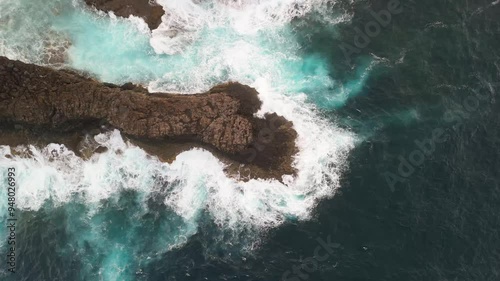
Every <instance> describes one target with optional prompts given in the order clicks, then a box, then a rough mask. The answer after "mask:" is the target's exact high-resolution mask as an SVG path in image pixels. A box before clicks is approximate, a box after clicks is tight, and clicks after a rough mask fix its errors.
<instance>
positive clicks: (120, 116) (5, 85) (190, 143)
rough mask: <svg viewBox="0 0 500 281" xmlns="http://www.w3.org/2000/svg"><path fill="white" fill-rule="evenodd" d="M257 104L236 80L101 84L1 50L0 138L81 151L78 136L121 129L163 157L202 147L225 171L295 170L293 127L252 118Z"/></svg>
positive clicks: (262, 174)
mask: <svg viewBox="0 0 500 281" xmlns="http://www.w3.org/2000/svg"><path fill="white" fill-rule="evenodd" d="M260 107H261V101H260V99H259V97H258V92H257V91H256V90H255V89H253V88H251V87H249V86H246V85H242V84H240V83H236V82H231V83H225V84H220V85H217V86H215V87H213V88H212V89H210V90H209V91H207V92H205V93H200V94H193V95H181V94H166V93H149V92H148V91H147V90H146V89H145V88H143V87H141V86H137V85H133V84H131V83H127V84H124V85H121V86H118V85H114V84H109V83H101V82H99V81H97V80H95V79H92V78H89V77H86V76H83V75H81V74H79V73H77V72H74V71H71V70H64V69H62V70H56V69H52V68H48V67H42V66H37V65H32V64H25V63H23V62H20V61H13V60H9V59H8V58H5V57H0V122H1V123H0V124H1V125H0V130H2V137H1V138H0V144H9V145H13V144H16V145H17V144H23V143H26V144H29V142H31V141H32V140H33V138H34V137H37V136H38V137H42V136H45V138H46V140H47V142H49V141H50V142H58V140H60V142H64V143H66V144H69V146H70V147H71V148H72V149H73V150H75V151H76V152H79V153H80V154H82V156H83V155H84V154H88V152H87V153H86V152H84V151H85V149H83V148H82V147H88V146H87V145H83V146H82V140H83V139H88V138H89V135H90V136H91V135H95V134H98V133H100V132H103V131H105V130H111V129H118V130H120V131H121V132H122V134H123V135H124V136H126V137H127V138H129V139H130V140H131V141H132V142H134V143H135V144H137V145H138V146H140V147H142V148H144V149H145V150H146V151H148V152H150V153H151V154H156V155H158V156H159V157H160V158H161V159H165V160H166V161H169V160H172V159H173V157H175V155H177V154H178V153H180V152H182V151H184V150H186V149H190V148H192V147H202V148H205V149H208V150H210V151H212V152H213V153H214V154H215V155H216V156H220V158H221V159H226V160H228V163H230V164H229V165H228V168H227V170H228V172H231V173H233V174H238V173H239V174H241V173H242V171H245V172H244V173H245V177H248V178H254V177H259V178H276V179H281V176H282V175H284V174H293V173H294V169H293V165H292V163H293V156H294V155H295V153H296V152H297V148H296V144H295V140H296V137H297V133H296V132H295V130H294V129H293V124H292V123H291V122H289V121H287V120H286V119H285V118H283V117H281V116H278V115H276V114H267V115H265V117H264V118H258V117H255V113H256V112H257V111H258V110H259V109H260ZM20 131H21V132H20ZM54 138H56V139H54ZM68 140H70V141H68ZM2 142H3V143H2ZM86 150H87V151H88V149H87V148H86ZM94 152H95V153H97V152H98V148H97V147H96V148H95V149H93V150H91V151H90V154H91V153H94Z"/></svg>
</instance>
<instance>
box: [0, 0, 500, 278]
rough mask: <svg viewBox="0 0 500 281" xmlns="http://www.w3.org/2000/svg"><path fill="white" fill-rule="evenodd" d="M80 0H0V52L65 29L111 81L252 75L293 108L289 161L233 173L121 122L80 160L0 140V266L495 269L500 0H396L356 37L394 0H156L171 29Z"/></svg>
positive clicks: (276, 101) (337, 274)
mask: <svg viewBox="0 0 500 281" xmlns="http://www.w3.org/2000/svg"><path fill="white" fill-rule="evenodd" d="M80 2H81V1H73V2H72V1H63V0H51V1H47V3H44V4H43V5H42V4H40V3H38V2H35V1H32V0H30V1H27V0H21V1H9V0H0V55H6V56H8V57H10V58H13V59H21V60H24V61H28V62H32V63H38V64H44V62H43V61H42V60H41V58H42V57H43V56H42V55H43V54H44V52H46V49H47V44H48V43H47V42H50V44H49V45H51V44H52V45H58V44H62V43H60V42H62V41H65V40H67V41H70V42H71V44H72V46H71V48H70V49H69V51H68V56H69V60H68V63H67V65H65V66H67V67H72V68H75V69H78V70H82V71H86V72H89V73H91V74H92V75H95V76H96V77H97V78H99V79H101V80H103V81H107V82H113V83H124V82H126V81H133V82H137V83H143V84H145V85H148V86H149V88H150V89H152V90H161V91H179V92H185V93H192V92H199V91H203V90H206V89H207V88H209V87H211V86H212V85H213V84H215V83H219V82H224V81H227V80H238V81H241V82H244V83H247V84H250V85H252V86H254V87H256V88H257V89H258V90H259V92H261V95H262V99H263V101H264V109H263V110H264V111H276V112H278V113H279V114H283V115H284V116H286V117H287V118H289V119H290V120H292V121H293V122H294V124H295V125H296V128H297V131H298V132H299V135H301V137H300V138H299V148H300V149H301V151H302V153H301V154H300V155H299V157H298V161H297V167H298V168H299V171H301V172H299V175H298V178H297V179H295V180H293V179H287V180H286V181H285V184H281V183H277V182H269V181H254V182H250V183H240V182H238V181H234V180H231V179H228V178H227V177H225V176H224V174H223V172H222V166H221V164H220V163H219V162H218V161H217V160H216V159H215V158H214V157H213V156H211V155H210V154H209V153H208V152H204V151H199V150H196V151H190V152H187V153H184V154H182V155H181V156H180V158H179V159H178V160H177V161H176V162H174V163H173V164H172V165H165V164H162V163H159V162H158V161H156V160H155V159H151V158H150V157H147V156H146V155H145V153H144V152H143V151H142V150H140V149H138V148H136V147H133V146H130V145H127V144H126V143H123V141H122V139H121V137H120V136H119V134H118V133H114V134H112V135H106V136H100V138H101V139H99V140H98V141H100V142H102V143H104V144H106V145H107V146H108V147H110V148H111V149H110V152H109V153H106V154H104V155H102V156H96V157H94V158H93V159H91V160H90V161H83V160H81V159H77V157H75V156H74V155H72V154H71V152H69V151H66V150H64V148H61V147H60V146H58V145H56V144H54V145H52V146H51V147H48V148H31V150H32V151H34V152H35V153H34V156H33V158H29V159H24V158H23V159H21V158H14V159H9V158H6V157H4V156H5V155H6V154H8V150H10V149H15V148H10V147H2V149H1V151H0V152H1V153H0V168H1V169H2V170H5V169H6V168H7V167H11V166H14V167H16V169H17V170H18V171H19V176H18V182H19V188H18V189H19V191H18V194H17V200H18V205H19V210H18V216H19V222H18V224H19V229H18V230H17V231H18V232H17V241H18V243H19V248H18V251H17V254H18V264H17V272H16V273H15V274H11V273H9V272H7V271H6V267H5V264H4V263H3V262H2V264H3V265H2V267H1V269H0V278H1V279H2V280H29V281H31V280H105V281H107V280H120V281H121V280H154V281H156V280H294V281H297V280H318V281H319V280H341V281H365V280H377V281H379V280H394V281H396V280H397V281H400V280H419V281H420V280H426V281H427V280H436V281H444V280H449V281H455V280H456V281H461V280H474V281H483V280H484V281H489V280H499V279H500V271H499V265H500V250H499V249H500V217H499V216H498V214H499V213H500V186H499V183H500V174H499V167H500V162H499V161H500V149H499V147H498V146H499V141H500V131H499V130H498V128H499V126H500V119H499V117H498V112H499V105H498V102H497V97H498V91H500V75H499V71H500V53H499V50H500V39H499V38H500V3H499V2H498V1H492V0H490V1H483V0H478V1H467V0H457V1H448V0H440V1H430V0H422V1H403V0H401V6H400V9H401V12H398V13H392V14H391V19H390V20H388V22H387V24H385V25H386V26H384V27H381V28H380V30H379V32H377V34H376V35H374V36H372V37H369V43H368V44H366V46H364V44H361V45H363V47H359V46H361V45H360V44H357V45H356V41H355V40H356V38H357V37H356V36H357V35H359V33H358V32H357V31H356V29H357V28H359V29H360V30H364V29H365V27H366V26H367V25H369V24H370V23H371V22H374V20H375V19H374V16H373V14H372V12H371V11H374V12H380V11H386V10H387V9H388V3H389V2H391V1H382V0H380V1H379V0H376V1H375V0H373V1H347V0H345V1H340V0H338V1H291V0H290V1H286V0H285V1H267V2H266V1H241V2H242V3H240V4H239V5H240V6H238V5H237V4H234V5H236V6H237V8H234V7H230V8H227V9H226V8H221V7H223V6H224V7H226V6H227V5H230V4H228V3H223V2H224V1H220V2H212V1H200V3H197V4H194V3H192V2H189V1H186V2H182V3H183V4H180V3H181V2H180V1H179V2H177V1H161V3H162V5H164V6H165V7H167V8H168V9H170V10H171V11H173V12H172V13H173V15H172V16H171V17H172V19H173V20H172V22H173V23H171V24H170V25H165V26H163V27H160V31H161V29H162V28H163V31H164V32H165V30H173V29H175V28H177V27H178V26H182V27H183V28H184V29H183V30H187V31H184V32H180V33H179V34H178V36H177V37H175V38H174V39H165V38H166V37H165V35H164V34H162V33H161V32H159V31H158V32H156V33H155V32H154V33H153V35H150V34H148V32H147V31H145V30H144V28H143V27H144V26H141V24H140V23H138V21H137V20H123V19H110V18H109V16H108V15H105V14H100V15H98V16H96V13H95V11H92V10H90V9H87V8H85V7H83V5H82V3H80ZM163 2H164V3H163ZM257 2H258V3H257ZM186 3H188V4H186ZM256 3H257V4H256ZM221 5H223V6H221ZM55 11H56V12H55ZM28 14H29V15H31V16H32V18H33V19H31V18H30V17H27V16H26V15H28ZM49 15H51V16H49ZM365 32H366V31H365ZM33 42H35V43H33ZM347 44H348V45H349V46H351V47H352V48H356V49H355V50H356V51H354V52H353V53H350V55H349V56H346V52H345V48H348V47H346V46H347ZM340 46H344V47H343V48H344V50H343V49H342V48H341V47H340ZM348 53H349V52H348ZM57 67H59V66H57ZM0 83H1V82H0ZM115 148H116V149H121V150H122V151H124V153H122V154H118V153H114V152H113V151H114V149H115ZM20 149H22V148H20ZM53 149H57V150H59V151H60V153H59V155H58V156H57V157H56V158H55V159H51V158H50V151H51V150H53ZM0 179H1V180H2V182H4V183H6V182H7V179H6V177H5V174H4V175H1V176H0ZM1 192H5V190H2V191H1ZM0 194H1V198H4V197H5V196H6V194H5V193H0ZM4 201H5V200H4ZM5 203H6V202H5ZM2 204H3V205H2V207H0V216H1V217H2V219H5V218H6V216H7V212H6V204H4V203H2ZM0 234H1V235H2V236H4V237H5V236H6V235H7V232H6V230H5V228H2V230H0ZM5 241H6V240H5V239H2V240H0V252H1V256H4V257H5V255H6V254H5V253H6V252H7V248H6V244H5ZM325 245H328V246H325Z"/></svg>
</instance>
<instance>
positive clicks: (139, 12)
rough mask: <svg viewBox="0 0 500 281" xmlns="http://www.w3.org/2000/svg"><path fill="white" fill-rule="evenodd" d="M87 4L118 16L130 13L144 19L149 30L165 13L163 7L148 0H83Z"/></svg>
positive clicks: (156, 25)
mask: <svg viewBox="0 0 500 281" xmlns="http://www.w3.org/2000/svg"><path fill="white" fill-rule="evenodd" d="M85 3H86V4H87V5H89V6H92V7H95V8H96V9H98V10H101V11H104V12H113V13H114V14H115V15H117V16H120V17H125V18H126V17H129V16H131V15H134V16H137V17H140V18H142V19H144V21H145V22H146V23H147V25H148V26H149V28H150V29H151V30H153V29H156V28H158V26H159V25H160V23H161V17H162V16H163V15H164V14H165V11H164V10H163V7H162V6H160V5H158V4H156V2H155V1H150V0H85Z"/></svg>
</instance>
